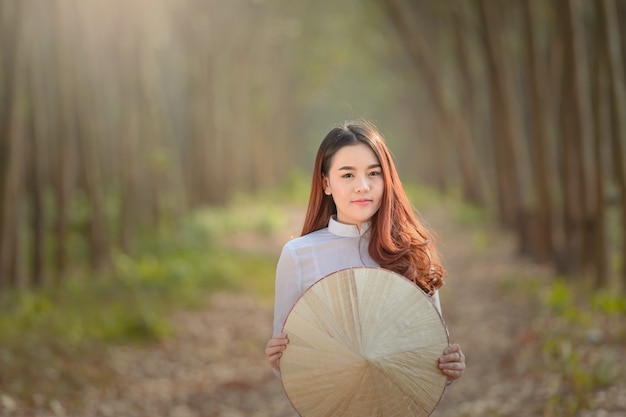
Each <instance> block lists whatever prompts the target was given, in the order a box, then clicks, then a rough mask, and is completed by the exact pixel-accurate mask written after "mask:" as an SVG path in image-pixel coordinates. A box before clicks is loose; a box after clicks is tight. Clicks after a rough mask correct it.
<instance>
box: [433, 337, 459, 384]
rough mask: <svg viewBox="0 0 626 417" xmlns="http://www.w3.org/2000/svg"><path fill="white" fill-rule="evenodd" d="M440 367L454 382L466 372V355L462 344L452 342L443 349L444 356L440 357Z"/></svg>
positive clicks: (450, 380)
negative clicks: (462, 349)
mask: <svg viewBox="0 0 626 417" xmlns="http://www.w3.org/2000/svg"><path fill="white" fill-rule="evenodd" d="M439 369H441V372H443V373H444V374H445V375H446V376H447V377H448V381H449V382H452V381H454V380H457V379H459V378H460V377H462V376H463V372H465V355H464V354H463V352H462V351H461V346H459V345H458V344H456V343H455V344H452V345H450V346H448V347H447V348H445V349H444V350H443V356H442V357H440V358H439Z"/></svg>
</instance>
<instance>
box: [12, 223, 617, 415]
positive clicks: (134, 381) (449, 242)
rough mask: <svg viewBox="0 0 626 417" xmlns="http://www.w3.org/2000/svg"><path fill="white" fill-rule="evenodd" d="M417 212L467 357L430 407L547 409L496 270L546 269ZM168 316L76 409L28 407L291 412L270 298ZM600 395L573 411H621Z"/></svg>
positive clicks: (518, 298)
mask: <svg viewBox="0 0 626 417" xmlns="http://www.w3.org/2000/svg"><path fill="white" fill-rule="evenodd" d="M425 217H427V218H428V220H429V221H430V223H431V224H432V225H433V227H434V228H436V229H437V230H438V231H439V233H440V242H441V251H442V253H443V255H444V257H445V265H446V268H447V277H448V278H447V284H446V286H445V287H444V288H443V289H442V290H441V301H442V308H443V312H444V319H445V320H446V323H447V325H448V327H449V330H450V336H451V340H452V341H453V342H457V343H459V344H460V345H461V346H462V348H463V351H464V353H465V355H466V357H467V371H466V373H465V375H464V377H463V378H462V379H460V380H459V381H457V382H455V383H454V384H453V385H451V386H450V387H449V388H447V389H446V391H445V393H444V395H443V398H442V399H441V402H440V404H439V406H438V407H437V409H436V410H435V412H434V413H433V414H432V415H433V416H434V417H448V416H466V417H470V416H471V417H473V416H481V417H483V416H544V415H550V413H549V412H547V411H546V409H545V407H544V405H543V404H544V403H545V401H546V399H547V398H548V396H549V395H551V394H553V391H551V384H550V380H549V378H548V379H546V378H545V377H544V376H542V375H541V374H540V373H537V372H536V371H535V370H533V369H532V365H531V364H532V361H533V358H532V357H530V355H532V354H533V353H532V352H534V351H533V350H532V349H528V348H527V345H528V343H529V341H528V340H527V339H528V337H530V336H528V335H529V334H531V333H529V332H528V331H527V329H528V327H529V320H531V317H532V316H533V310H532V306H533V302H532V300H530V299H529V298H528V297H529V296H528V294H526V295H523V294H517V293H516V292H514V291H511V290H510V289H506V288H505V286H504V285H503V279H504V280H506V277H512V279H524V277H529V276H533V277H542V276H546V277H547V276H548V274H549V272H548V271H546V270H545V269H543V268H540V267H537V266H534V265H532V264H531V263H529V262H527V261H524V260H521V259H519V257H517V256H516V251H515V247H514V242H513V241H512V239H511V238H510V237H509V236H507V235H506V234H503V233H501V232H497V233H495V234H493V235H497V238H494V237H493V236H492V233H491V232H492V231H479V233H478V234H477V231H476V229H470V228H462V227H459V226H453V223H452V221H451V220H450V217H449V215H445V214H442V213H430V215H429V216H428V215H425ZM295 220H297V216H296V218H295ZM291 228H292V229H291V230H285V231H284V235H281V236H279V237H278V239H274V240H272V241H273V242H274V241H275V242H276V243H274V245H278V242H280V241H281V240H284V239H287V238H288V236H289V235H293V234H297V227H296V226H291ZM250 241H254V239H251V240H250ZM266 249H267V248H266ZM273 249H276V248H275V247H274V248H273ZM503 277H504V278H503ZM171 320H172V323H173V326H174V328H175V329H176V336H175V337H172V338H170V339H167V340H165V341H163V342H161V343H159V344H157V345H152V346H148V347H115V348H113V349H111V351H110V354H109V355H110V359H109V360H110V363H111V364H112V366H113V367H114V368H115V369H116V371H117V374H118V380H117V383H116V384H115V385H114V386H112V387H110V388H107V389H101V388H99V389H91V390H88V394H87V395H86V397H85V401H84V405H83V406H82V407H81V409H80V410H78V411H76V412H71V413H69V412H67V411H66V410H64V409H63V407H62V406H61V405H60V404H56V405H54V404H53V405H52V406H51V407H49V408H48V409H47V411H44V410H42V411H41V412H38V413H37V414H36V415H37V416H52V415H56V416H63V415H72V416H77V417H78V416H81V417H82V416H93V417H100V416H102V417H104V416H116V417H134V416H150V417H157V416H168V417H239V416H242V417H243V416H245V417H293V416H294V415H295V414H294V412H293V410H292V408H291V406H290V404H289V402H288V400H287V398H286V397H285V395H284V394H283V391H282V387H281V383H280V380H279V379H278V378H277V377H276V376H275V375H274V374H273V373H272V371H271V370H270V367H269V365H267V363H266V362H265V359H264V355H263V349H264V346H265V342H266V340H267V338H268V337H269V336H270V334H271V331H272V305H271V302H268V301H263V300H259V299H258V298H256V297H255V296H253V295H250V294H233V293H217V294H214V295H213V297H212V299H211V302H210V307H209V308H208V309H206V310H204V311H192V312H184V311H183V312H178V313H176V314H174V315H173V317H172V318H171ZM611 389H613V391H611ZM604 395H605V397H606V398H607V399H606V401H607V402H606V404H607V406H606V407H605V410H604V411H599V412H593V413H592V412H589V413H587V414H585V413H579V414H577V416H580V417H586V416H592V415H593V416H604V417H617V416H618V415H619V416H624V415H626V412H625V410H626V394H625V390H624V387H623V386H622V387H613V388H608V389H607V390H606V392H604ZM1 407H2V406H1V404H0V410H2V408H1Z"/></svg>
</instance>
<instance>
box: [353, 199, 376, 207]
mask: <svg viewBox="0 0 626 417" xmlns="http://www.w3.org/2000/svg"><path fill="white" fill-rule="evenodd" d="M371 202H372V200H369V199H366V198H361V199H358V200H353V201H352V203H354V204H358V205H364V204H369V203H371Z"/></svg>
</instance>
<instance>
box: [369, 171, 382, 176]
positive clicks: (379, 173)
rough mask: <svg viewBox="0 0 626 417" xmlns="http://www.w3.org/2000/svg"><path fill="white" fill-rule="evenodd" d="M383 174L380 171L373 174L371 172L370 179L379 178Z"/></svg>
mask: <svg viewBox="0 0 626 417" xmlns="http://www.w3.org/2000/svg"><path fill="white" fill-rule="evenodd" d="M381 174H382V172H380V171H372V172H370V177H377V176H379V175H381Z"/></svg>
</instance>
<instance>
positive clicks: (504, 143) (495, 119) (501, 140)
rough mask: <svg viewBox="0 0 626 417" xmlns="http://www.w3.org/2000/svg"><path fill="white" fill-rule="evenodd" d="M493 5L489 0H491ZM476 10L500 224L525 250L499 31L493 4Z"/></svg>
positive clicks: (523, 216) (483, 2)
mask: <svg viewBox="0 0 626 417" xmlns="http://www.w3.org/2000/svg"><path fill="white" fill-rule="evenodd" d="M492 5H493V4H492ZM479 6H480V7H479V14H480V21H481V25H482V31H481V32H482V35H483V40H484V44H485V48H486V55H487V57H486V58H487V71H488V74H489V79H490V81H491V82H490V85H489V86H490V97H491V108H492V112H493V116H492V123H493V147H494V150H495V163H496V175H497V185H498V187H497V192H498V202H499V207H500V219H501V222H502V223H503V224H504V226H507V227H510V228H512V229H514V230H515V232H516V234H517V238H518V250H519V251H520V252H521V253H524V254H526V253H529V251H530V244H529V242H528V240H529V239H528V227H527V226H526V223H527V220H528V219H527V214H526V211H527V210H526V204H525V201H524V198H523V192H524V191H523V190H524V189H523V185H522V183H521V180H520V174H519V166H518V155H517V152H516V146H515V126H516V125H517V123H515V122H514V117H515V116H514V113H513V109H512V106H511V95H510V92H509V86H508V80H507V77H506V74H507V68H505V66H504V64H503V62H504V58H503V56H502V49H501V45H500V43H499V40H500V36H501V35H502V34H501V33H498V31H497V30H496V27H495V18H494V17H493V16H492V15H491V13H492V12H494V10H493V7H491V8H490V7H488V6H487V2H486V0H481V1H480V2H479Z"/></svg>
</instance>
